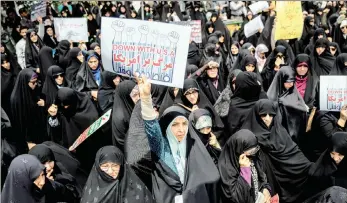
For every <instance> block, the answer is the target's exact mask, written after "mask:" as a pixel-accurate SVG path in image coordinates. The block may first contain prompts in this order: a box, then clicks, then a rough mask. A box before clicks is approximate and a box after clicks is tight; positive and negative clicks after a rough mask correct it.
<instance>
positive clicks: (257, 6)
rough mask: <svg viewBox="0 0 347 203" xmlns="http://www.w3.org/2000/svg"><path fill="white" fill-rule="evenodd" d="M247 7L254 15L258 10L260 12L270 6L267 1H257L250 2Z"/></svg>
mask: <svg viewBox="0 0 347 203" xmlns="http://www.w3.org/2000/svg"><path fill="white" fill-rule="evenodd" d="M248 7H249V9H250V10H251V11H252V13H253V15H256V14H258V13H259V12H262V11H263V10H265V9H268V8H269V7H270V6H269V3H268V2H267V1H258V2H256V3H252V4H251V5H249V6H248Z"/></svg>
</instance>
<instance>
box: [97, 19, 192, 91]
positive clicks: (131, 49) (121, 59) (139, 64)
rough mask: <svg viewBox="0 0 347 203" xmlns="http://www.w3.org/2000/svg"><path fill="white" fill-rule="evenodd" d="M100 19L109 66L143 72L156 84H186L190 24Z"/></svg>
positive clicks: (131, 73) (130, 72) (104, 59)
mask: <svg viewBox="0 0 347 203" xmlns="http://www.w3.org/2000/svg"><path fill="white" fill-rule="evenodd" d="M101 22H102V23H101V33H104V34H103V39H102V40H101V47H102V49H101V55H102V62H103V66H104V68H105V69H106V70H108V71H112V72H116V73H121V74H126V75H129V76H130V77H134V76H135V75H134V74H135V73H137V74H140V75H142V74H144V75H146V76H147V78H149V79H151V82H152V83H154V84H159V85H166V86H171V87H178V88H183V81H184V74H185V68H186V62H187V55H188V46H189V39H190V33H191V28H190V27H187V26H181V25H175V24H171V23H159V22H150V21H141V20H132V19H119V18H108V17H103V18H102V20H101ZM105 33H107V34H105Z"/></svg>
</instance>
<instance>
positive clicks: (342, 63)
mask: <svg viewBox="0 0 347 203" xmlns="http://www.w3.org/2000/svg"><path fill="white" fill-rule="evenodd" d="M330 75H340V76H342V75H347V53H342V54H340V55H339V56H338V57H336V60H335V63H334V67H333V68H332V69H331V71H330Z"/></svg>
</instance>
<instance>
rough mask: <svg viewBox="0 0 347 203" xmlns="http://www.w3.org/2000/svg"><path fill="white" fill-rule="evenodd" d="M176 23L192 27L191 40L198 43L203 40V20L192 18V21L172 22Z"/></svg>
mask: <svg viewBox="0 0 347 203" xmlns="http://www.w3.org/2000/svg"><path fill="white" fill-rule="evenodd" d="M170 23H173V24H176V25H183V26H189V27H191V28H192V32H191V33H190V40H191V41H194V42H196V43H201V42H202V37H201V21H200V20H192V21H177V22H170Z"/></svg>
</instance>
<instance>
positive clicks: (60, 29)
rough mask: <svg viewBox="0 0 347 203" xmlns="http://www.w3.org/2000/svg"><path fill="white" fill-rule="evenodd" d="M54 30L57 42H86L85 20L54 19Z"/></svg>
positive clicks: (86, 29)
mask: <svg viewBox="0 0 347 203" xmlns="http://www.w3.org/2000/svg"><path fill="white" fill-rule="evenodd" d="M54 30H55V34H56V36H57V40H58V41H61V40H69V41H73V42H80V41H83V42H88V25H87V19H86V18H54Z"/></svg>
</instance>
